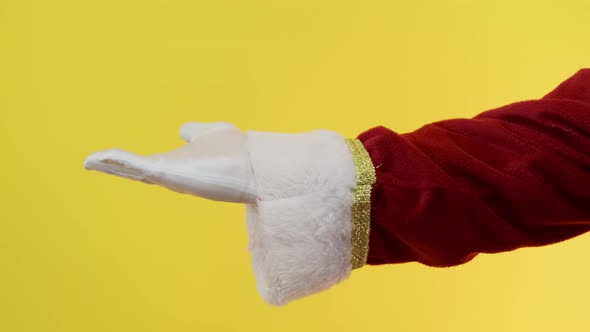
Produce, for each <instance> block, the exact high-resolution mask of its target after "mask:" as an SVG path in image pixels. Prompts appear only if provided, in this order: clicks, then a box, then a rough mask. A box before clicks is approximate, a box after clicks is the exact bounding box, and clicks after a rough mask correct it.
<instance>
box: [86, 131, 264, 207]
mask: <svg viewBox="0 0 590 332" xmlns="http://www.w3.org/2000/svg"><path fill="white" fill-rule="evenodd" d="M180 136H181V137H182V138H183V139H184V140H185V141H186V142H187V144H186V145H184V146H182V147H180V148H178V149H176V150H172V151H170V152H165V153H158V154H153V155H149V156H140V155H137V154H134V153H131V152H128V151H125V150H121V149H111V150H106V151H99V152H95V153H93V154H91V155H90V156H88V158H86V161H85V162H84V167H85V168H86V169H89V170H96V171H100V172H103V173H107V174H113V175H116V176H120V177H124V178H127V179H131V180H137V181H142V182H145V183H149V184H156V185H160V186H163V187H166V188H168V189H171V190H173V191H176V192H180V193H185V194H191V195H195V196H199V197H203V198H208V199H212V200H217V201H225V202H236V203H254V202H255V201H256V181H255V178H254V173H253V171H252V165H251V162H250V157H249V154H248V150H247V136H246V134H245V133H243V132H242V131H241V130H240V129H238V128H237V127H235V126H234V125H232V124H229V123H226V122H216V123H194V122H193V123H187V124H185V125H183V126H182V128H181V129H180Z"/></svg>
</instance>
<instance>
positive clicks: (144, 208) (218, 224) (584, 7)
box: [0, 0, 590, 332]
mask: <svg viewBox="0 0 590 332" xmlns="http://www.w3.org/2000/svg"><path fill="white" fill-rule="evenodd" d="M589 59H590V3H589V2H588V1H481V2H478V1H342V0H340V1H317V0H316V1H311V0H304V1H302V0H300V1H280V0H275V1H270V0H267V1H262V0H252V1H246V0H244V1H228V0H225V1H224V0H210V1H188V0H186V1H180V0H168V1H166V0H147V1H146V0H143V1H139V0H134V1H125V0H117V1H115V0H100V1H99V0H92V1H74V0H69V1H68V0H51V1H50V0H47V1H41V0H39V1H26V0H2V2H1V3H0V112H1V118H0V142H1V143H0V144H1V146H0V147H1V150H0V153H1V164H0V165H1V166H0V167H1V169H0V180H1V186H2V189H1V191H0V195H1V201H0V202H1V203H0V204H1V208H0V331H5V332H18V331H33V332H44V331H59V332H69V331H76V332H86V331H100V332H105V331H109V332H110V331H126V332H127V331H142V332H143V331H166V332H168V331H171V332H177V331H178V332H182V331H332V330H334V331H336V330H337V331H375V332H376V331H454V332H456V331H588V330H590V321H589V320H588V318H589V315H588V300H589V299H590V259H589V256H590V236H581V237H578V238H576V239H574V240H571V241H569V242H566V243H561V244H558V245H554V246H550V247H544V248H537V249H523V250H517V251H515V252H511V253H506V254H499V255H493V256H492V255H485V256H480V257H478V258H477V259H475V260H474V261H473V262H471V263H469V264H466V265H464V266H460V267H457V268H450V269H433V268H427V267H424V266H420V265H418V264H404V265H397V266H382V267H366V268H363V269H361V270H358V271H355V272H354V273H353V274H352V277H351V278H350V279H349V280H347V281H346V282H344V283H343V284H341V285H339V286H337V287H334V288H333V289H331V290H329V291H326V292H324V293H321V294H318V295H315V296H312V297H309V298H306V299H303V300H300V301H297V302H294V303H292V304H290V305H288V306H287V307H284V308H274V307H270V306H267V305H265V304H264V303H263V302H262V300H261V299H260V297H259V296H258V294H257V292H256V289H255V282H254V277H253V273H252V271H251V267H250V257H249V254H248V252H247V248H246V245H247V236H246V227H245V223H244V208H243V207H242V206H239V205H231V204H224V203H216V202H210V201H205V200H201V199H198V198H194V197H189V196H185V195H179V194H175V193H172V192H170V191H167V190H165V189H161V188H157V187H154V186H148V185H145V184H142V183H135V182H131V181H128V180H123V179H119V178H115V177H110V176H107V175H104V174H100V173H97V172H88V171H85V170H84V169H83V167H82V162H83V160H84V158H85V156H86V155H87V154H89V153H91V152H92V151H95V150H101V149H106V148H112V147H120V148H126V149H129V150H132V151H136V152H139V153H151V152H160V151H165V150H168V149H172V148H175V147H177V146H179V145H180V144H181V140H180V138H179V137H178V128H179V127H180V125H181V124H182V123H183V122H187V121H218V120H224V121H230V122H233V123H235V124H236V125H238V126H239V127H240V128H242V129H255V130H264V131H278V132H298V131H305V130H311V129H316V128H326V129H332V130H336V131H339V132H341V133H342V134H344V135H346V136H355V135H357V134H358V133H360V132H361V131H363V130H365V129H368V128H369V127H371V126H374V125H386V126H388V127H390V128H392V129H394V130H396V131H400V132H405V131H410V130H413V129H416V128H417V127H419V126H420V125H422V124H425V123H428V122H431V121H435V120H442V119H445V118H452V117H466V116H473V115H475V114H477V113H479V112H481V111H484V110H486V109H489V108H493V107H496V106H501V105H503V104H506V103H509V102H512V101H517V100H523V99H532V98H537V97H540V96H542V95H543V94H545V93H546V92H548V91H549V90H550V89H552V88H553V87H554V86H555V85H557V84H558V83H559V82H560V81H562V80H564V79H565V78H567V77H568V76H570V75H571V74H573V73H574V72H575V71H576V70H577V69H579V68H581V67H584V66H588V65H589V63H590V61H589ZM400 157H403V156H400Z"/></svg>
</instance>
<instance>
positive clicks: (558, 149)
mask: <svg viewBox="0 0 590 332" xmlns="http://www.w3.org/2000/svg"><path fill="white" fill-rule="evenodd" d="M248 135H249V150H250V154H251V157H252V163H253V168H254V173H255V176H256V179H257V182H258V187H259V194H258V197H259V199H258V202H257V204H253V205H249V206H248V208H247V213H248V215H247V220H248V230H249V234H250V250H251V252H252V257H253V265H254V272H255V274H256V279H257V286H258V290H259V292H260V293H261V295H262V296H263V298H264V299H265V300H266V301H267V302H269V303H271V304H275V305H282V304H285V303H287V302H289V301H291V300H293V299H296V298H300V297H302V296H306V295H309V294H313V293H316V292H319V291H321V290H324V289H327V288H329V287H331V286H332V285H334V284H337V283H338V282H340V281H342V280H344V279H346V278H347V277H348V275H349V274H350V271H351V270H352V269H354V268H358V267H360V266H362V265H364V264H388V263H403V262H420V263H423V264H426V265H429V266H453V265H458V264H462V263H465V262H467V261H469V260H471V259H473V258H474V257H475V256H476V255H477V254H478V253H497V252H503V251H509V250H514V249H516V248H520V247H527V246H541V245H547V244H551V243H555V242H559V241H563V240H566V239H569V238H572V237H574V236H577V235H580V234H582V233H584V232H586V231H588V230H590V69H584V70H581V71H579V72H578V73H577V74H575V75H574V76H573V77H571V78H570V79H568V80H567V81H565V82H563V83H562V84H561V85H559V86H558V87H557V88H556V89H555V90H554V91H552V92H551V93H549V94H548V95H546V96H545V97H543V98H542V99H540V100H530V101H524V102H519V103H514V104H511V105H507V106H504V107H501V108H498V109H495V110H491V111H487V112H484V113H481V114H479V115H478V116H476V117H474V118H472V119H452V120H446V121H440V122H436V123H432V124H428V125H425V126H423V127H421V128H420V129H418V130H416V131H414V132H411V133H405V134H399V133H396V132H394V131H392V130H390V129H387V128H385V127H376V128H373V129H370V130H367V131H365V132H364V133H362V134H360V135H359V136H358V138H357V139H353V140H345V139H344V138H342V137H341V136H340V135H338V134H336V133H334V132H330V131H316V132H311V133H305V134H284V135H280V134H268V133H267V134H265V133H257V132H250V133H249V134H248Z"/></svg>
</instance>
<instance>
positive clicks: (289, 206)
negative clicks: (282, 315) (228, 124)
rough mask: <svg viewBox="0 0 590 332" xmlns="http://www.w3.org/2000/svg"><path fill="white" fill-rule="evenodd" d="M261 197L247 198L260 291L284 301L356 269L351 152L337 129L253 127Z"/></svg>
mask: <svg viewBox="0 0 590 332" xmlns="http://www.w3.org/2000/svg"><path fill="white" fill-rule="evenodd" d="M248 150H249V152H250V157H251V160H252V165H253V168H254V175H255V177H256V181H257V186H258V202H257V204H250V205H248V206H247V223H248V233H249V249H250V251H251V253H252V261H253V267H254V273H255V275H256V284H257V288H258V291H259V292H260V294H261V296H262V297H263V299H264V300H265V302H267V303H270V304H273V305H284V304H286V303H288V302H290V301H292V300H294V299H297V298H301V297H303V296H306V295H310V294H313V293H317V292H319V291H322V290H325V289H327V288H329V287H331V286H333V285H335V284H337V283H339V282H341V281H342V280H344V279H346V278H347V277H348V275H349V274H350V271H351V250H352V249H351V247H352V244H351V206H352V201H353V197H352V192H351V191H352V190H353V188H354V187H355V186H356V180H357V179H356V176H357V175H356V170H355V166H354V163H353V159H352V154H351V152H350V150H349V148H348V146H347V145H346V143H345V140H344V138H343V137H342V136H341V135H339V134H338V133H335V132H332V131H327V130H318V131H313V132H308V133H300V134H279V133H262V132H248Z"/></svg>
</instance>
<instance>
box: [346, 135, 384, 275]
mask: <svg viewBox="0 0 590 332" xmlns="http://www.w3.org/2000/svg"><path fill="white" fill-rule="evenodd" d="M345 141H346V144H347V145H348V147H349V149H350V152H352V161H353V162H354V168H355V169H356V174H357V182H356V187H355V188H354V189H353V190H352V197H353V201H352V258H351V264H352V268H353V269H358V268H359V267H362V266H363V265H365V264H366V263H367V257H368V255H369V233H370V231H371V189H372V188H373V185H374V184H375V182H376V181H377V177H376V175H375V167H374V166H373V161H372V160H371V157H370V156H369V153H368V152H367V150H365V146H364V145H363V143H362V142H361V141H360V140H358V139H356V138H348V139H346V140H345Z"/></svg>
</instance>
